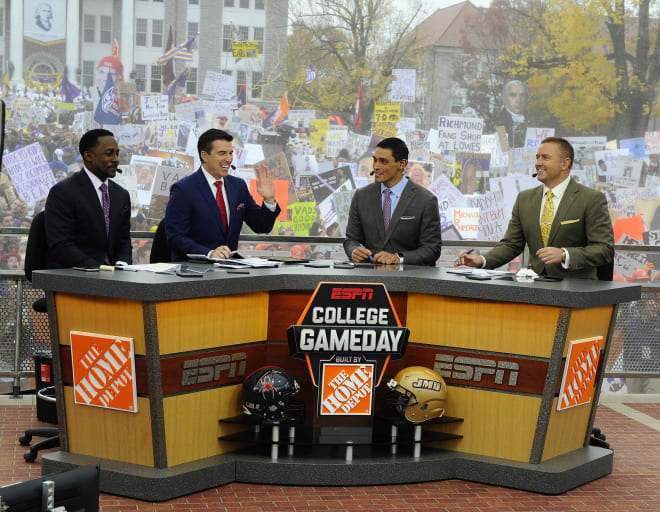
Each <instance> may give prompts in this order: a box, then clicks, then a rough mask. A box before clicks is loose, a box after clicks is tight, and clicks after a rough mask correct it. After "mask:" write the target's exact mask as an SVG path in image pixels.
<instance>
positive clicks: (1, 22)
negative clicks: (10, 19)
mask: <svg viewBox="0 0 660 512" xmlns="http://www.w3.org/2000/svg"><path fill="white" fill-rule="evenodd" d="M4 35H5V10H4V9H3V8H2V7H0V37H1V36H4Z"/></svg>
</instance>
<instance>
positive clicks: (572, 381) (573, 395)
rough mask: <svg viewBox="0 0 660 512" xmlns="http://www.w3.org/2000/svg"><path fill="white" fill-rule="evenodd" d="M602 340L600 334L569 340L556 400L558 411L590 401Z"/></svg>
mask: <svg viewBox="0 0 660 512" xmlns="http://www.w3.org/2000/svg"><path fill="white" fill-rule="evenodd" d="M602 341H603V337H602V336H597V337H595V338H587V339H584V340H575V341H571V345H570V347H569V348H568V354H566V365H565V366H564V377H563V378H562V381H561V388H560V390H561V392H560V394H559V400H557V410H558V411H561V410H563V409H568V408H570V407H575V406H576V405H582V404H588V403H589V402H591V397H592V396H593V394H594V387H595V385H596V372H597V371H598V361H599V360H600V346H601V343H602Z"/></svg>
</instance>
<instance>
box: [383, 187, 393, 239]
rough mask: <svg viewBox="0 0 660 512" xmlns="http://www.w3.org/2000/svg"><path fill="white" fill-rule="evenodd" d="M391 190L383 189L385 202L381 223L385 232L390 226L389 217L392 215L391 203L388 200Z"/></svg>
mask: <svg viewBox="0 0 660 512" xmlns="http://www.w3.org/2000/svg"><path fill="white" fill-rule="evenodd" d="M391 192H392V191H391V190H390V189H389V188H386V189H385V203H384V204H383V224H384V225H385V231H386V232H387V228H389V227H390V217H391V216H392V214H391V211H390V210H391V209H392V203H391V202H390V193H391Z"/></svg>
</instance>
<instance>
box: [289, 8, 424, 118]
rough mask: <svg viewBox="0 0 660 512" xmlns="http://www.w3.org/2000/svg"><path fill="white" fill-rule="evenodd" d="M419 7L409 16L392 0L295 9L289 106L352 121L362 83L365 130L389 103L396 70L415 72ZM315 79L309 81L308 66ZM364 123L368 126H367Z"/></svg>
mask: <svg viewBox="0 0 660 512" xmlns="http://www.w3.org/2000/svg"><path fill="white" fill-rule="evenodd" d="M419 15H420V7H419V6H418V7H417V8H414V9H412V10H410V9H409V10H407V11H405V12H403V11H399V10H397V9H396V8H395V2H393V1H392V0H324V1H323V2H312V1H311V0H306V1H303V2H301V4H300V5H299V6H298V7H297V8H294V9H292V21H291V23H292V31H291V34H290V36H289V38H288V54H287V63H286V83H287V92H288V96H289V103H290V105H291V108H304V109H316V110H317V111H318V115H327V114H330V113H334V114H339V115H341V116H342V117H343V118H344V119H350V118H351V116H352V115H353V112H354V107H355V101H356V98H357V92H358V85H359V83H360V81H362V84H363V100H364V103H363V104H364V107H363V109H362V119H363V127H365V129H367V130H368V127H369V121H370V120H371V119H372V118H373V111H374V103H375V101H377V100H381V99H385V98H386V92H387V91H388V89H389V87H390V83H391V81H392V69H396V68H416V67H417V65H418V64H419V63H420V62H421V59H422V50H421V48H422V44H421V42H420V40H419V39H418V38H417V37H416V36H415V35H414V34H412V33H411V30H412V28H413V27H414V26H415V24H416V22H417V21H418V18H419ZM310 64H311V65H312V66H313V67H314V69H315V70H316V72H317V79H316V80H315V81H313V82H311V83H310V84H306V83H305V72H306V70H307V69H308V67H309V65H310ZM365 125H366V126H365Z"/></svg>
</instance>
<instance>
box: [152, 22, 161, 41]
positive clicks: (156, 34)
mask: <svg viewBox="0 0 660 512" xmlns="http://www.w3.org/2000/svg"><path fill="white" fill-rule="evenodd" d="M151 46H152V47H153V48H162V47H163V20H151Z"/></svg>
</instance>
